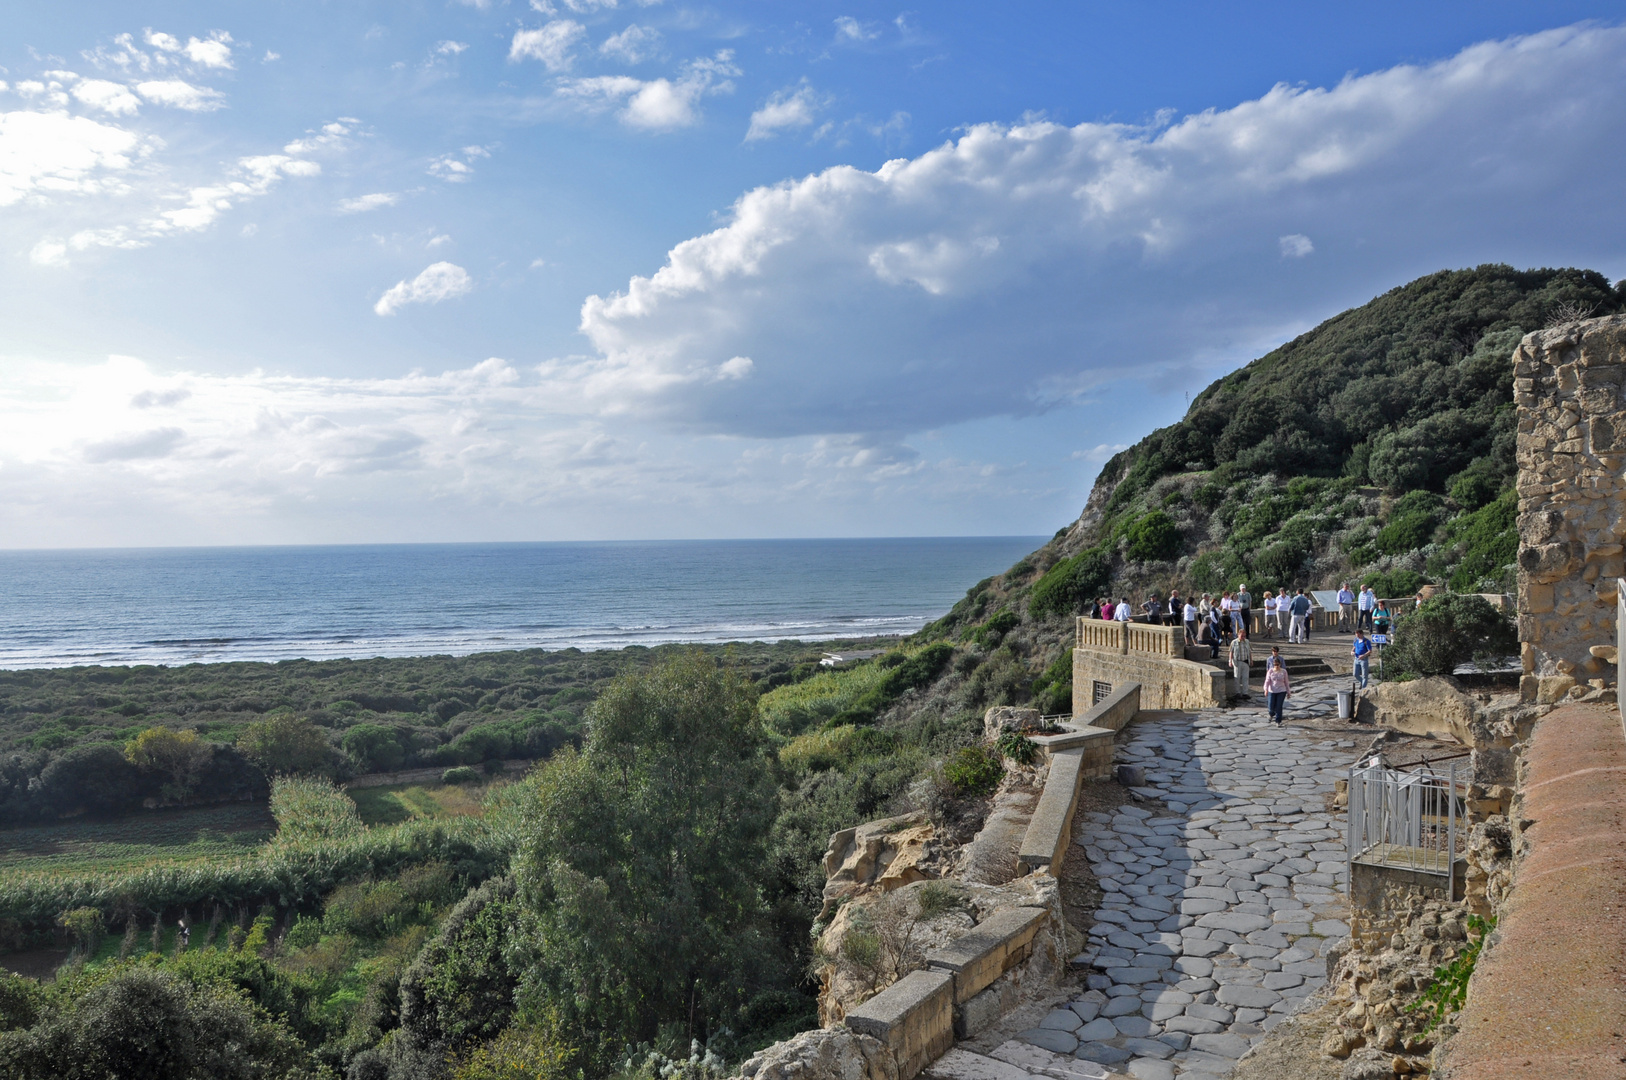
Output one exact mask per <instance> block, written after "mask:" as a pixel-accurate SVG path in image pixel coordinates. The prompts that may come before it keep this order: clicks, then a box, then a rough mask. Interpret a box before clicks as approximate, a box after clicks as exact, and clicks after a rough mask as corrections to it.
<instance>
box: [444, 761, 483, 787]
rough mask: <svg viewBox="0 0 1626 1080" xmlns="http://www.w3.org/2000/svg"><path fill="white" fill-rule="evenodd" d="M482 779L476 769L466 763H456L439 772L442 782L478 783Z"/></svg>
mask: <svg viewBox="0 0 1626 1080" xmlns="http://www.w3.org/2000/svg"><path fill="white" fill-rule="evenodd" d="M484 779H485V777H483V776H481V775H480V771H479V770H478V769H471V768H469V767H468V766H467V765H458V766H455V767H453V768H450V769H447V770H446V771H445V772H443V773H441V774H440V782H441V783H443V784H478V783H480V781H482V780H484Z"/></svg>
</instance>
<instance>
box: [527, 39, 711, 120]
mask: <svg viewBox="0 0 1626 1080" xmlns="http://www.w3.org/2000/svg"><path fill="white" fill-rule="evenodd" d="M739 74H740V69H739V68H737V67H735V66H734V54H733V52H732V51H731V50H729V49H723V50H720V51H719V52H718V53H717V55H716V56H714V57H711V58H709V59H700V60H691V61H690V62H689V63H687V64H685V65H684V67H683V73H682V74H681V75H680V76H679V77H678V78H677V79H676V80H675V81H674V80H672V79H664V78H663V79H648V80H645V79H635V78H633V77H632V76H630V75H600V76H595V77H592V78H582V79H561V80H560V81H559V86H558V89H557V90H556V91H555V93H556V94H557V95H558V96H559V97H560V98H561V99H564V100H566V101H569V102H572V103H573V104H575V105H577V106H579V107H580V108H582V109H583V110H585V111H587V112H602V111H605V110H607V109H610V108H616V109H617V111H616V117H617V118H618V119H619V120H620V121H621V122H622V123H623V124H625V125H627V126H628V127H631V128H637V129H639V130H642V131H673V130H676V129H678V128H685V127H692V126H694V125H695V124H697V123H699V122H700V101H701V99H702V98H704V97H707V96H709V95H712V94H728V93H732V92H733V90H734V83H733V81H732V79H733V77H734V76H737V75H739ZM617 107H618V108H617Z"/></svg>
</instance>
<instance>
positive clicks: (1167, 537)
mask: <svg viewBox="0 0 1626 1080" xmlns="http://www.w3.org/2000/svg"><path fill="white" fill-rule="evenodd" d="M1124 538H1125V539H1127V540H1128V541H1129V546H1128V548H1127V554H1128V555H1129V557H1130V558H1131V559H1134V560H1136V561H1137V562H1150V561H1152V560H1155V559H1172V558H1174V556H1176V555H1178V554H1179V553H1180V530H1179V529H1178V528H1176V527H1175V524H1174V519H1173V518H1171V517H1169V515H1168V514H1166V513H1164V512H1163V511H1161V510H1153V511H1152V512H1151V513H1149V514H1147V515H1146V516H1145V517H1142V518H1140V519H1139V520H1137V521H1136V522H1135V523H1134V524H1133V525H1131V526H1129V528H1128V529H1126V530H1125V531H1124Z"/></svg>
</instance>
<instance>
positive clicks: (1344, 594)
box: [1338, 581, 1355, 634]
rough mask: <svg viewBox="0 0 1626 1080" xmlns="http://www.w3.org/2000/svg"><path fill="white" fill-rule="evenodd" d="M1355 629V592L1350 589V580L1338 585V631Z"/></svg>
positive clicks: (1345, 631) (1345, 632)
mask: <svg viewBox="0 0 1626 1080" xmlns="http://www.w3.org/2000/svg"><path fill="white" fill-rule="evenodd" d="M1353 629H1355V594H1354V593H1352V592H1350V591H1349V582H1347V581H1346V582H1344V583H1343V584H1342V585H1340V586H1338V632H1339V633H1340V634H1347V633H1349V632H1350V631H1351V630H1353Z"/></svg>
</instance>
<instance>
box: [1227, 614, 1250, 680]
mask: <svg viewBox="0 0 1626 1080" xmlns="http://www.w3.org/2000/svg"><path fill="white" fill-rule="evenodd" d="M1252 669H1253V646H1252V645H1251V644H1249V643H1248V628H1247V626H1246V625H1245V624H1244V625H1242V626H1239V627H1238V628H1237V632H1236V637H1235V638H1234V639H1233V640H1232V641H1231V677H1232V678H1233V679H1235V680H1236V692H1237V693H1238V694H1239V695H1241V696H1242V697H1245V698H1251V697H1253V693H1252V692H1251V691H1250V690H1249V689H1248V676H1249V675H1251V674H1252Z"/></svg>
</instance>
